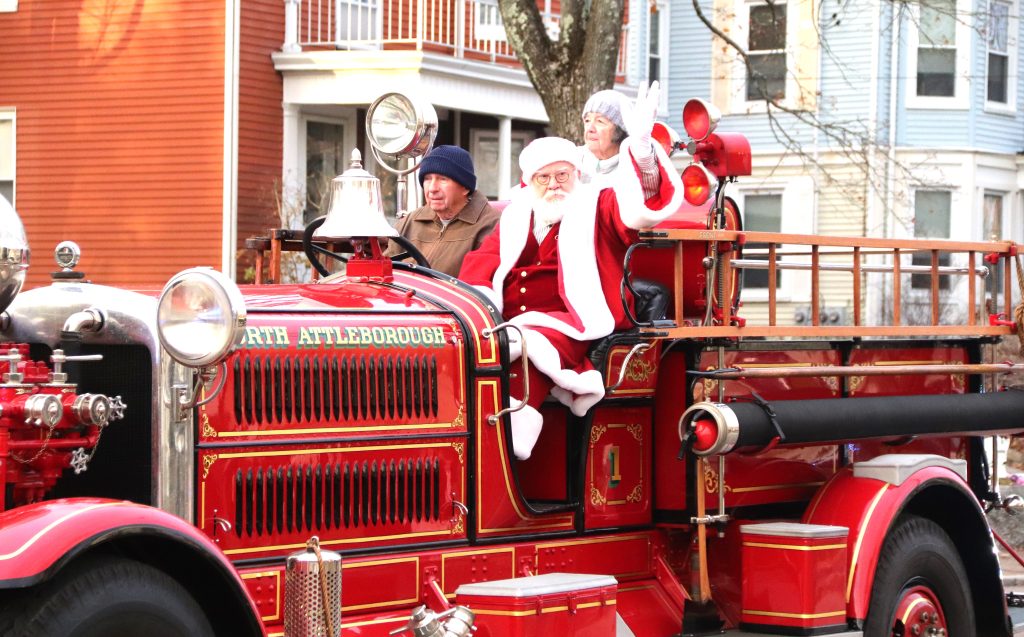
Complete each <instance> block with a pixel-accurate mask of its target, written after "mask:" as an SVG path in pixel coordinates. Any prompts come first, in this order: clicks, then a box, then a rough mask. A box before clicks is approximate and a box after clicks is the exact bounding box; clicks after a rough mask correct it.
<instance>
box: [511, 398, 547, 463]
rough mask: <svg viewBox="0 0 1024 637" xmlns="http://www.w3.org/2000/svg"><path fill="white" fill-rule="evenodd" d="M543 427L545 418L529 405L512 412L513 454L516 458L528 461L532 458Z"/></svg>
mask: <svg viewBox="0 0 1024 637" xmlns="http://www.w3.org/2000/svg"><path fill="white" fill-rule="evenodd" d="M543 426H544V418H543V417H542V416H541V415H540V412H539V411H537V410H536V409H534V408H533V407H530V406H529V405H527V406H525V407H523V408H522V409H520V410H519V411H514V412H512V452H513V453H515V455H516V458H519V459H520V460H526V459H527V458H529V457H530V453H531V452H532V451H533V445H535V444H537V438H538V437H539V436H540V430H541V427H543Z"/></svg>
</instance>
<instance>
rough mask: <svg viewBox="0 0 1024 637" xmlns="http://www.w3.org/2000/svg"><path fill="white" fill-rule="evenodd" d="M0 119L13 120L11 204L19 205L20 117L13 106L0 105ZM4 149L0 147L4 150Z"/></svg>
mask: <svg viewBox="0 0 1024 637" xmlns="http://www.w3.org/2000/svg"><path fill="white" fill-rule="evenodd" d="M0 120H10V122H11V198H12V199H13V201H11V202H10V203H11V205H12V206H15V207H17V205H18V118H17V111H16V110H15V109H13V108H3V107H0ZM2 150H3V149H0V151H2Z"/></svg>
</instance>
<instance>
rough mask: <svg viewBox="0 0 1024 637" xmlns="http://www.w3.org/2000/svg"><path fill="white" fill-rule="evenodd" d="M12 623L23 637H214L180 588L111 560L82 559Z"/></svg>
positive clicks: (139, 566)
mask: <svg viewBox="0 0 1024 637" xmlns="http://www.w3.org/2000/svg"><path fill="white" fill-rule="evenodd" d="M17 624H18V625H17V634H18V635H19V636H22V637H136V636H138V637H214V633H213V629H212V628H211V627H210V623H209V622H208V621H207V619H206V617H205V615H204V614H203V610H202V608H200V606H199V604H198V603H196V600H195V599H193V598H192V596H191V595H189V593H188V591H186V590H185V588H184V587H182V585H181V584H179V583H178V582H177V581H175V580H174V579H172V578H171V577H170V576H168V575H167V574H166V573H163V572H161V571H159V570H157V569H155V568H153V567H152V566H149V565H147V564H143V563H141V562H136V561H134V560H128V559H123V558H119V557H110V556H98V557H96V558H89V559H86V560H84V561H83V562H82V563H80V564H76V565H73V566H72V567H70V568H69V569H68V570H67V572H63V573H60V574H58V575H57V577H56V579H54V580H53V581H50V582H48V583H47V584H45V585H43V586H41V587H40V588H39V590H38V591H37V592H35V594H34V595H33V596H32V601H31V602H30V603H29V605H28V607H27V609H26V612H25V614H24V615H23V616H22V617H21V618H20V620H19V621H18V622H17Z"/></svg>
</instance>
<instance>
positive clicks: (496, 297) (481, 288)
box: [473, 285, 505, 314]
mask: <svg viewBox="0 0 1024 637" xmlns="http://www.w3.org/2000/svg"><path fill="white" fill-rule="evenodd" d="M473 287H474V288H476V290H477V291H478V292H481V293H482V294H483V295H484V296H485V297H487V300H488V301H490V302H491V303H493V304H494V307H496V308H497V309H498V313H499V314H501V312H502V311H503V310H504V307H503V306H504V305H505V299H503V298H502V297H501V294H499V293H498V292H495V291H494V288H491V287H488V286H486V285H474V286H473Z"/></svg>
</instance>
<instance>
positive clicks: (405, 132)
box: [366, 93, 437, 157]
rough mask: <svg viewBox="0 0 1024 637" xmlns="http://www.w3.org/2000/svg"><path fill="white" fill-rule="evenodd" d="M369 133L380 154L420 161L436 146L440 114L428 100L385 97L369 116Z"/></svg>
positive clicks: (394, 95) (396, 96) (393, 95)
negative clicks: (419, 159) (419, 158)
mask: <svg viewBox="0 0 1024 637" xmlns="http://www.w3.org/2000/svg"><path fill="white" fill-rule="evenodd" d="M366 133H367V136H368V137H369V138H370V144H372V145H373V147H374V148H376V149H377V151H378V152H380V153H384V154H386V155H395V156H402V157H419V156H420V155H423V154H424V153H426V152H427V151H428V150H430V146H431V145H432V144H433V143H434V137H435V136H436V135H437V112H436V111H435V110H434V107H433V106H432V105H431V104H430V102H427V101H425V100H422V99H414V98H412V97H410V96H407V95H403V94H401V93H385V94H384V95H381V96H380V97H378V98H377V99H376V100H375V101H374V102H373V104H371V105H370V108H369V109H368V110H367V112H366Z"/></svg>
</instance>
